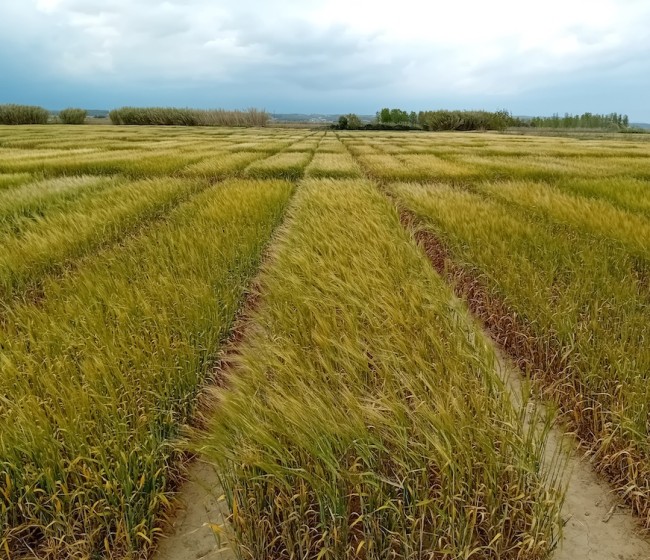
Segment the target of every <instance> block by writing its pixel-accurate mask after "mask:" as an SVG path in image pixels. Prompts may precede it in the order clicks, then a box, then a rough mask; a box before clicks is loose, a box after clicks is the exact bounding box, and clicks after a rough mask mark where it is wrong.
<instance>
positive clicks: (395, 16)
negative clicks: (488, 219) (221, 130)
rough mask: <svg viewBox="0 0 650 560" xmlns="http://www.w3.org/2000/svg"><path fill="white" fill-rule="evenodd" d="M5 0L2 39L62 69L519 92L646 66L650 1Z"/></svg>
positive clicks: (167, 78) (104, 76)
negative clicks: (558, 82)
mask: <svg viewBox="0 0 650 560" xmlns="http://www.w3.org/2000/svg"><path fill="white" fill-rule="evenodd" d="M4 4H9V5H8V6H7V5H3V6H2V7H0V34H1V35H0V36H1V37H2V38H1V39H0V45H1V44H2V43H5V44H6V43H15V44H21V45H23V47H31V49H32V50H33V51H34V53H35V58H38V57H40V58H41V59H42V60H43V61H44V62H45V66H46V67H47V68H49V69H51V70H52V71H53V72H55V73H56V74H57V75H58V76H63V77H65V76H68V77H70V78H74V79H77V80H80V79H82V78H83V77H84V76H85V77H86V79H87V80H91V81H92V80H94V81H95V82H97V81H101V80H105V81H107V82H112V83H116V82H119V83H125V84H126V83H129V82H135V83H144V82H147V81H148V82H164V83H170V84H171V83H182V82H191V83H205V84H206V85H208V84H242V85H246V84H252V85H255V86H256V87H259V86H260V85H263V84H265V85H267V86H268V87H269V88H273V87H280V85H282V86H283V87H285V88H290V87H296V88H301V89H303V90H308V91H316V92H325V91H335V90H336V91H350V90H368V89H373V90H376V91H379V90H381V91H383V92H384V93H385V94H386V95H393V94H398V93H399V92H404V91H405V90H406V89H408V91H409V92H411V93H412V95H414V96H415V95H419V96H426V95H443V94H447V95H452V94H455V93H456V94H458V93H466V92H467V91H468V90H472V91H475V92H478V93H482V94H485V95H504V94H508V95H512V94H516V93H519V92H524V91H527V90H530V89H534V88H536V87H540V86H541V85H544V84H548V83H549V82H552V81H553V80H556V79H564V78H566V77H568V76H580V75H582V74H586V73H591V75H596V74H598V73H601V74H603V75H609V74H610V73H612V72H620V68H621V67H624V66H626V65H627V66H630V67H632V66H635V65H636V67H637V68H636V70H635V71H637V72H638V67H639V66H641V67H642V68H646V69H648V64H649V63H648V61H647V52H648V49H649V47H650V3H649V2H647V1H646V0H626V1H623V0H590V1H587V0H545V1H544V2H541V1H535V2H533V1H530V2H521V0H493V1H492V2H485V1H483V0H456V1H455V2H449V1H446V2H440V1H426V0H401V1H400V2H399V3H396V2H394V1H391V2H389V1H387V0H353V1H350V0H327V1H324V0H311V1H310V0H272V1H261V0H238V1H237V2H233V1H232V0H229V1H226V0H188V1H182V0H166V1H160V0H138V1H137V2H135V1H133V0H35V1H34V0H32V1H31V2H20V3H17V2H16V3H14V2H7V3H4ZM12 4H13V6H12ZM3 50H6V47H5V48H3Z"/></svg>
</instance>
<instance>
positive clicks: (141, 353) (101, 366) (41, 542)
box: [0, 181, 292, 559]
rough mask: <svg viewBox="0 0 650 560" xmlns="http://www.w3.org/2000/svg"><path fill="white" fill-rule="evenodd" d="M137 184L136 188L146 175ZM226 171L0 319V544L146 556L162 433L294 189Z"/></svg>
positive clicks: (157, 508)
mask: <svg viewBox="0 0 650 560" xmlns="http://www.w3.org/2000/svg"><path fill="white" fill-rule="evenodd" d="M145 186H146V185H145ZM291 191H292V187H291V185H289V184H287V183H283V182H278V181H275V182H266V183H258V182H250V181H248V182H231V183H228V184H221V185H217V186H214V187H212V188H210V189H208V190H205V191H204V192H203V193H201V194H199V195H198V196H196V197H195V198H194V199H193V200H191V201H189V202H187V203H185V204H182V205H180V206H178V207H177V208H176V209H175V210H174V211H173V212H172V213H171V214H170V215H169V217H168V219H167V220H166V221H165V222H164V223H161V224H159V225H158V226H157V227H155V228H152V229H150V230H149V231H147V232H145V233H144V234H143V235H140V236H135V237H133V238H131V239H129V240H127V241H125V242H124V243H123V244H122V245H120V246H116V247H114V248H112V249H110V250H107V251H106V252H103V253H101V254H98V255H97V256H95V257H92V258H89V259H88V260H87V261H85V262H84V263H83V264H81V265H80V266H79V268H78V269H77V270H75V271H73V272H71V273H70V274H68V275H66V276H64V277H62V278H51V279H48V278H44V279H43V281H42V293H41V296H40V298H39V301H37V302H31V301H25V302H22V303H15V304H13V305H12V306H11V307H9V308H7V309H5V310H4V312H3V313H4V316H3V319H4V320H3V323H2V324H3V328H2V331H0V361H1V363H2V376H0V395H2V398H1V399H0V433H2V438H0V469H1V472H0V474H1V477H0V480H2V486H1V487H0V489H1V491H0V520H1V526H2V535H1V536H0V550H2V551H3V553H6V554H7V555H8V556H9V557H10V558H20V557H21V555H22V554H26V553H28V552H30V553H31V554H32V555H34V554H35V555H36V556H37V557H39V558H56V559H59V558H71V559H73V558H79V559H81V558H91V557H92V558H96V557H105V558H122V557H125V556H126V557H136V556H138V557H139V556H140V555H141V554H145V553H146V552H147V551H148V550H149V549H150V547H151V545H152V543H153V540H154V538H155V537H156V535H157V534H158V532H159V531H160V523H161V520H163V519H164V517H165V515H166V514H168V513H169V512H170V511H171V509H172V508H171V503H170V500H171V499H172V494H171V492H172V491H173V490H174V489H175V485H176V484H177V483H178V481H179V478H180V475H181V474H182V463H181V462H180V460H181V455H180V452H179V451H178V450H177V448H176V447H175V446H173V445H171V443H170V440H171V438H174V437H176V436H178V434H179V429H180V427H181V426H182V424H183V423H184V422H186V421H187V420H188V419H189V418H190V416H191V414H192V411H193V410H194V403H195V399H194V397H195V395H196V393H197V389H198V387H200V386H201V384H202V383H204V382H205V380H206V379H208V378H209V370H208V368H209V366H210V364H211V363H212V359H213V357H214V355H215V353H216V352H217V350H218V348H219V344H220V342H221V341H222V340H223V339H224V337H225V336H226V335H227V332H228V329H229V326H230V324H231V323H232V321H233V317H234V314H235V312H236V310H237V308H238V306H239V302H240V300H241V298H242V296H243V292H244V288H245V286H246V284H247V281H248V279H249V278H250V276H251V275H252V274H253V273H254V271H255V269H256V266H257V263H258V261H259V258H260V253H261V251H262V248H263V247H264V245H265V243H266V242H267V240H268V238H269V235H270V234H271V231H272V229H273V228H274V227H275V225H276V224H277V223H278V221H279V219H280V217H281V215H282V211H283V208H284V205H285V204H286V202H287V200H288V197H289V195H290V194H291Z"/></svg>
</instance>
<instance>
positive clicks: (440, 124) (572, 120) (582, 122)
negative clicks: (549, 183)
mask: <svg viewBox="0 0 650 560" xmlns="http://www.w3.org/2000/svg"><path fill="white" fill-rule="evenodd" d="M629 126H630V123H629V118H628V116H627V115H623V114H619V113H609V114H602V115H601V114H595V113H583V114H582V115H571V114H569V113H566V114H565V115H564V117H560V116H559V115H557V114H555V115H553V116H551V117H531V118H529V117H515V116H514V115H512V114H511V113H510V112H509V111H506V110H503V109H502V110H498V111H449V110H438V111H420V112H418V113H416V112H415V111H410V112H408V111H404V110H403V109H397V108H394V109H391V108H388V107H384V108H383V109H381V110H379V111H377V113H376V115H375V119H374V121H373V122H370V123H363V122H362V121H361V119H359V117H358V116H357V115H355V114H353V113H350V114H348V115H342V116H341V117H340V118H339V121H338V124H337V125H335V128H339V129H348V130H356V129H366V130H384V129H391V130H433V131H440V130H459V131H467V130H505V129H507V128H511V127H531V128H598V129H614V130H626V129H628V128H629Z"/></svg>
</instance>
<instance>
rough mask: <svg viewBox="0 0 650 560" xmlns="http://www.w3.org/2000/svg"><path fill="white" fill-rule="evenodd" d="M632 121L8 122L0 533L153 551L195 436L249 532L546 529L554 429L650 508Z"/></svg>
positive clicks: (120, 552) (449, 546) (649, 185)
mask: <svg viewBox="0 0 650 560" xmlns="http://www.w3.org/2000/svg"><path fill="white" fill-rule="evenodd" d="M644 140H645V139H644V137H641V136H636V135H635V136H634V137H631V136H627V135H609V136H606V137H603V138H591V139H590V138H588V137H587V138H584V137H583V138H581V139H576V138H570V137H563V138H551V137H541V136H540V137H530V136H509V135H504V134H486V133H467V134H453V133H440V134H432V133H422V132H409V133H397V132H353V131H337V132H334V131H324V130H304V129H301V130H292V129H272V128H267V129H243V128H241V129H239V128H237V129H236V128H218V129H215V128H201V127H196V128H191V129H188V128H181V127H178V128H177V127H167V128H155V127H120V126H110V127H109V126H107V127H64V126H57V125H51V126H41V127H36V126H34V127H30V126H25V127H0V237H1V238H2V243H0V368H1V369H0V521H1V524H2V534H1V535H0V556H2V555H5V556H6V557H7V558H17V559H23V558H39V559H48V560H58V559H63V558H73V559H82V558H110V559H115V560H121V559H124V558H128V559H133V560H135V559H140V558H148V557H150V556H151V555H152V554H153V553H154V552H155V548H156V543H157V542H158V540H159V539H160V537H161V535H163V534H165V533H166V532H167V531H168V526H169V523H170V521H171V520H172V519H173V516H174V511H175V507H176V498H175V496H176V492H177V491H178V490H179V489H181V488H182V480H183V478H184V476H185V472H186V466H187V463H188V460H189V459H190V457H191V452H193V453H197V452H198V453H200V454H201V455H202V457H203V458H204V460H207V461H209V462H211V463H212V464H213V465H214V466H215V468H216V471H217V473H218V477H219V481H220V487H221V488H219V489H215V491H218V492H219V493H223V495H224V499H225V501H226V504H227V506H228V510H229V512H230V516H229V519H228V523H227V524H226V525H225V526H224V527H215V530H216V531H217V532H219V533H223V534H225V535H226V536H227V540H228V542H229V546H230V547H232V548H233V550H234V551H235V553H236V555H237V557H238V558H245V559H251V560H254V559H265V560H266V559H268V560H271V559H285V558H286V559H290V558H305V559H311V558H314V559H316V558H319V559H321V558H322V559H332V560H334V559H340V558H364V559H368V560H370V559H380V558H387V557H390V558H404V559H416V558H417V559H424V558H432V559H433V558H435V559H438V558H441V559H450V560H451V559H454V558H466V559H469V558H476V559H488V558H490V559H492V558H504V559H510V558H512V559H515V558H530V559H540V560H541V559H545V558H552V557H553V554H554V551H555V549H556V548H557V545H558V544H561V534H562V526H563V525H564V524H565V522H566V519H564V518H563V514H562V507H563V496H564V490H565V488H564V483H563V480H564V478H563V473H562V466H563V456H562V453H563V452H561V453H558V454H557V455H555V456H552V457H549V452H548V450H547V438H548V437H549V433H550V431H551V430H554V431H557V430H560V431H563V432H571V433H572V435H571V442H573V445H574V446H575V447H578V446H579V447H580V449H581V453H583V454H587V456H588V457H589V463H590V468H593V469H594V470H595V471H597V472H598V473H599V475H600V476H601V477H602V479H603V480H606V481H608V483H609V484H611V488H612V490H613V491H614V492H616V493H617V495H618V496H619V499H620V500H621V503H625V504H626V506H627V507H629V508H630V510H631V511H632V512H633V513H634V514H635V515H636V518H637V521H638V523H639V525H640V526H645V527H646V528H648V529H650V444H649V442H650V438H649V436H650V434H649V433H648V432H649V430H650V420H649V418H650V416H649V414H650V411H649V407H650V389H649V388H648V380H647V375H648V372H649V371H650V345H649V344H648V342H647V341H648V339H649V338H650V305H649V304H650V143H648V142H647V141H644ZM491 339H492V340H491ZM493 341H496V343H497V344H498V345H499V346H500V348H501V351H502V352H503V353H504V354H505V355H506V356H507V357H508V358H509V359H510V360H512V362H513V363H514V364H516V366H518V368H519V370H520V371H519V372H516V375H518V376H519V377H520V378H521V380H522V381H523V383H522V388H521V391H520V389H519V388H518V385H517V384H515V385H513V384H512V383H509V382H508V381H507V379H505V378H504V376H503V375H502V372H500V367H499V361H500V360H499V359H498V356H497V353H496V352H495V349H494V342H493ZM520 393H521V394H520ZM522 401H523V402H522ZM537 402H540V403H542V402H543V403H545V407H540V408H538V407H537V406H536V404H535V403H537ZM551 414H554V415H555V418H552V417H551ZM552 423H553V424H554V425H555V427H553V428H552V427H551V424H552ZM190 426H191V428H190Z"/></svg>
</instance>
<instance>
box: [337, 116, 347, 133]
mask: <svg viewBox="0 0 650 560" xmlns="http://www.w3.org/2000/svg"><path fill="white" fill-rule="evenodd" d="M339 128H340V129H341V130H346V129H347V128H348V118H347V117H346V116H345V115H341V116H340V117H339Z"/></svg>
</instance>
